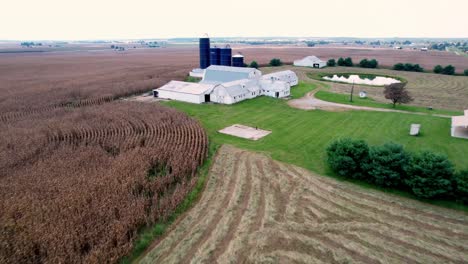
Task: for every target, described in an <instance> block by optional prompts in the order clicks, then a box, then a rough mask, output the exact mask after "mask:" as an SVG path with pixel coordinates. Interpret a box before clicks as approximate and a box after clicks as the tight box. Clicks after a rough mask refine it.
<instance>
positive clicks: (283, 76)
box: [262, 70, 299, 86]
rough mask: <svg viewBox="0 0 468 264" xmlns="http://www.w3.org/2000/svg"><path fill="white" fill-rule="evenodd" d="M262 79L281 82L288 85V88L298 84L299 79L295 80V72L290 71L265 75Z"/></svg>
mask: <svg viewBox="0 0 468 264" xmlns="http://www.w3.org/2000/svg"><path fill="white" fill-rule="evenodd" d="M262 79H264V80H267V79H268V80H276V81H283V82H287V83H289V85H290V86H295V85H297V84H298V83H299V79H298V78H297V75H296V73H295V72H293V71H291V70H286V71H279V72H273V73H269V74H265V75H263V76H262Z"/></svg>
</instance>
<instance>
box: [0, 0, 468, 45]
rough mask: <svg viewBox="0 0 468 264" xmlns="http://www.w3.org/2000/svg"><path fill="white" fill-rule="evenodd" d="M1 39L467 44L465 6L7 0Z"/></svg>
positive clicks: (302, 0)
mask: <svg viewBox="0 0 468 264" xmlns="http://www.w3.org/2000/svg"><path fill="white" fill-rule="evenodd" d="M1 9H2V12H0V39H15V40H36V39H41V40H44V39H64V40H71V39H135V38H168V37H197V36H200V35H202V34H203V33H205V32H206V33H208V34H209V35H210V36H212V37H233V36H234V37H252V36H299V37H300V36H306V37H464V38H466V37H468V0H444V1H433V0H320V1H315V0H283V1H280V0H235V1H232V0H231V1H230V0H127V1H121V0H73V1H71V0H21V1H12V0H6V1H3V2H2V4H1Z"/></svg>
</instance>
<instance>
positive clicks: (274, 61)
mask: <svg viewBox="0 0 468 264" xmlns="http://www.w3.org/2000/svg"><path fill="white" fill-rule="evenodd" d="M281 65H283V62H282V61H281V60H280V59H278V58H273V59H271V61H270V66H273V67H276V66H281Z"/></svg>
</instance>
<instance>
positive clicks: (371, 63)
mask: <svg viewBox="0 0 468 264" xmlns="http://www.w3.org/2000/svg"><path fill="white" fill-rule="evenodd" d="M378 64H379V63H378V62H377V60H376V59H372V60H368V59H363V60H361V61H360V62H359V66H360V67H362V68H377V65H378Z"/></svg>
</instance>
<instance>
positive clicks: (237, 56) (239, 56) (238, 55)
mask: <svg viewBox="0 0 468 264" xmlns="http://www.w3.org/2000/svg"><path fill="white" fill-rule="evenodd" d="M232 57H233V58H243V57H244V55H242V54H240V53H238V54H236V55H234V56H232Z"/></svg>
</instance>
